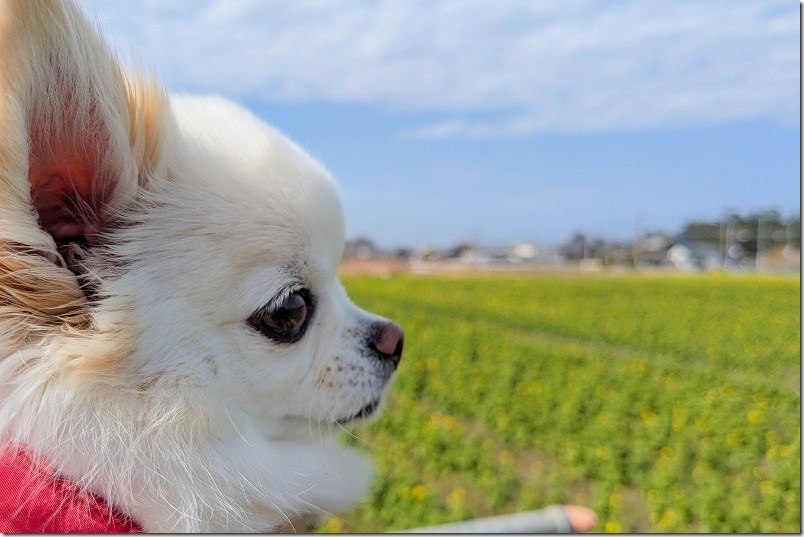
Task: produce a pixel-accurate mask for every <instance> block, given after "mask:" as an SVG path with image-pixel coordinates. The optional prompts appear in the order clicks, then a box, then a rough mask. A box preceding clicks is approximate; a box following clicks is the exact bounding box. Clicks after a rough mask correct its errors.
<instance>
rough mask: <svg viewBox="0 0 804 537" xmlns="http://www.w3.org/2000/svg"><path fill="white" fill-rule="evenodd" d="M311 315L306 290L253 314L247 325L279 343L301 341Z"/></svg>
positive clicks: (292, 294)
mask: <svg viewBox="0 0 804 537" xmlns="http://www.w3.org/2000/svg"><path fill="white" fill-rule="evenodd" d="M311 313H312V298H311V296H310V293H309V292H308V291H307V290H306V289H302V290H300V291H295V292H293V293H291V294H289V295H288V296H287V297H285V298H284V299H283V300H282V301H281V302H280V303H279V304H272V305H270V306H268V307H266V308H263V309H261V310H259V311H257V312H255V313H254V315H252V316H251V317H250V318H249V320H248V321H249V324H251V326H253V327H254V328H256V329H257V330H259V331H260V332H261V333H262V334H263V335H265V336H266V337H268V338H270V339H273V340H274V341H278V342H280V343H294V342H296V341H298V340H299V339H301V337H302V336H303V335H304V332H305V330H306V328H307V321H308V320H309V319H310V314H311Z"/></svg>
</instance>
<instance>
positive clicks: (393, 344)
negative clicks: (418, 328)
mask: <svg viewBox="0 0 804 537" xmlns="http://www.w3.org/2000/svg"><path fill="white" fill-rule="evenodd" d="M404 341H405V331H404V330H402V327H401V326H399V325H398V324H396V323H395V322H392V321H389V322H386V323H377V324H376V325H374V330H373V333H372V336H371V340H370V341H369V346H370V347H371V348H372V349H374V350H375V351H377V354H379V356H380V358H381V359H383V360H389V361H390V362H391V363H392V364H393V365H394V369H396V366H397V365H398V364H399V360H401V359H402V345H403V343H404Z"/></svg>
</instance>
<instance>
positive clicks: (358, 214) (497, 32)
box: [80, 0, 801, 533]
mask: <svg viewBox="0 0 804 537" xmlns="http://www.w3.org/2000/svg"><path fill="white" fill-rule="evenodd" d="M80 3H81V5H82V6H83V7H84V9H85V10H86V11H87V12H88V13H89V15H90V16H91V17H92V18H94V19H95V20H96V21H97V22H98V24H99V25H100V26H101V28H102V31H103V32H104V33H105V34H106V36H107V38H108V39H109V41H110V42H112V43H113V44H114V46H115V48H116V49H117V50H118V52H119V53H120V54H121V55H122V56H123V57H124V58H127V59H128V62H129V64H130V66H132V67H135V68H136V67H140V68H142V69H143V70H144V71H146V72H151V73H153V74H155V75H156V76H158V77H159V78H161V79H162V80H163V81H164V82H165V84H166V86H167V89H168V90H169V91H171V92H193V93H202V94H204V93H215V94H222V95H224V96H227V97H229V98H232V99H234V100H237V101H239V102H241V103H243V104H245V105H246V106H247V107H249V108H250V109H251V110H252V111H254V113H256V114H257V115H259V116H260V117H262V118H263V119H265V120H266V121H268V122H269V123H271V124H273V125H275V126H276V127H278V128H279V129H280V130H282V131H284V132H285V133H286V134H288V135H290V137H292V138H293V139H295V140H296V141H297V142H298V143H299V144H300V145H302V146H303V147H305V148H306V149H307V150H308V151H309V152H310V153H312V154H313V155H314V156H315V157H317V158H318V159H320V160H321V161H322V162H323V163H324V164H325V165H326V166H327V167H328V168H329V169H330V170H331V171H332V173H333V175H334V176H335V177H336V179H337V181H338V183H339V185H340V189H341V192H342V197H343V204H344V211H345V216H346V228H347V229H346V232H347V237H348V239H349V242H348V244H347V248H346V255H345V260H344V264H343V267H342V272H343V274H344V278H343V280H344V284H345V286H346V288H347V290H348V292H349V294H350V296H351V297H352V298H353V299H354V300H355V302H356V303H358V304H360V305H361V306H362V307H365V308H367V309H369V310H371V311H374V312H376V313H379V314H382V315H386V316H388V317H391V318H394V319H395V320H397V321H399V322H400V323H401V324H402V325H404V327H405V329H406V342H405V357H404V359H403V360H402V362H401V363H400V366H399V370H398V374H397V375H396V380H395V381H394V384H393V385H392V387H391V389H390V393H389V397H388V400H387V404H386V407H387V408H386V410H385V412H384V413H383V414H382V417H380V418H379V419H377V420H376V421H374V422H372V423H370V424H366V425H361V426H359V427H357V428H356V430H354V431H351V432H349V433H348V434H344V435H343V437H342V441H344V442H348V443H351V444H353V445H354V446H355V447H357V448H358V449H362V450H365V451H366V452H367V453H368V454H370V456H371V458H372V459H373V461H374V466H375V468H376V475H375V479H374V482H373V485H372V489H371V491H370V492H369V494H368V496H367V497H366V499H365V501H363V502H362V503H361V504H360V505H358V506H357V507H356V508H355V509H354V510H352V511H350V512H348V513H327V514H325V515H324V516H323V518H321V519H319V520H318V521H317V522H312V521H311V525H310V527H309V528H308V529H314V530H316V531H330V532H342V531H348V532H359V531H372V532H379V531H389V530H390V531H393V530H401V529H407V528H415V527H421V526H425V525H430V524H437V523H444V522H450V521H456V520H463V519H468V518H475V517H482V516H486V515H494V514H503V513H510V512H519V511H524V510H529V509H537V508H540V507H544V506H546V505H549V504H554V503H576V504H581V505H586V506H589V507H591V508H592V509H594V510H595V512H596V513H597V515H598V517H599V523H598V525H597V526H596V527H595V528H594V529H595V531H605V532H647V531H654V532H655V531H658V532H730V533H742V532H776V533H800V532H801V464H800V462H801V425H800V423H801V419H800V416H801V381H800V379H801V354H800V341H801V301H800V296H801V289H800V288H801V285H800V276H799V270H800V258H801V257H800V256H801V253H800V252H801V248H800V246H801V224H800V201H801V182H800V142H801V138H800V117H801V116H800V75H801V69H800V66H801V59H800V52H799V51H800V48H799V43H800V25H799V10H800V8H799V6H797V5H796V4H793V3H792V2H789V1H788V0H778V1H777V0H728V1H727V0H694V1H691V0H673V1H672V2H658V1H648V0H630V1H629V0H605V1H597V0H562V1H560V2H558V1H553V0H513V1H507V0H494V1H493V2H492V1H490V0H480V1H477V0H459V1H447V0H406V1H404V2H403V1H397V0H392V1H361V2H355V1H346V0H320V1H315V2H295V1H289V0H288V1H271V0H217V1H215V0H81V2H80ZM444 273H449V274H448V275H445V274H444Z"/></svg>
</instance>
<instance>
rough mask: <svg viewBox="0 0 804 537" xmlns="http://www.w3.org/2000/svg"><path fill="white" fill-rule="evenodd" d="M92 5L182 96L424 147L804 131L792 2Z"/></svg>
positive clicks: (236, 0)
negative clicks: (243, 103)
mask: <svg viewBox="0 0 804 537" xmlns="http://www.w3.org/2000/svg"><path fill="white" fill-rule="evenodd" d="M82 4H83V5H84V6H85V7H86V8H87V9H88V11H89V12H90V13H91V14H92V13H96V14H97V19H98V20H99V22H100V24H101V26H102V27H103V28H104V30H105V33H106V34H107V35H108V36H109V37H110V39H111V40H112V41H113V42H115V43H117V44H118V45H119V48H120V49H121V50H123V51H134V54H136V56H137V57H138V58H139V59H140V61H141V63H142V64H143V65H149V66H154V67H155V70H156V72H157V73H158V74H159V75H160V76H161V77H162V78H163V79H165V80H167V82H168V85H169V87H170V89H172V90H182V91H196V92H199V91H200V92H219V93H224V94H227V95H231V96H234V97H237V98H256V99H262V100H266V101H324V102H336V103H362V104H371V105H379V106H384V107H389V108H393V109H398V110H407V111H413V112H416V113H418V114H421V115H422V116H426V120H423V122H424V123H425V124H424V125H422V126H421V127H420V128H417V129H414V130H412V131H410V133H409V134H410V135H412V136H417V137H424V138H444V137H454V136H468V137H499V136H521V135H527V134H531V133H534V132H540V131H544V130H559V131H594V130H603V129H633V128H654V127H665V126H678V125H688V124H700V123H710V122H721V121H729V120H739V119H752V118H768V119H772V120H776V121H786V122H790V123H795V122H797V121H798V117H799V116H798V110H799V100H798V94H799V61H800V60H799V21H798V8H797V7H796V6H795V5H792V4H791V3H790V2H789V1H787V0H779V1H776V0H739V1H732V0H705V1H704V0H673V1H672V2H646V1H644V0H631V1H618V2H612V1H606V0H603V1H599V0H562V1H561V2H557V1H554V0H512V1H508V0H495V1H494V2H490V1H486V0H457V1H455V0H436V1H434V0H408V1H404V2H401V1H398V0H387V1H374V2H354V1H350V0H324V1H317V2H292V1H280V0H217V1H214V0H205V1H197V0H147V1H145V2H142V1H141V0H136V1H125V2H124V1H120V0H114V1H112V0H84V1H83V2H82Z"/></svg>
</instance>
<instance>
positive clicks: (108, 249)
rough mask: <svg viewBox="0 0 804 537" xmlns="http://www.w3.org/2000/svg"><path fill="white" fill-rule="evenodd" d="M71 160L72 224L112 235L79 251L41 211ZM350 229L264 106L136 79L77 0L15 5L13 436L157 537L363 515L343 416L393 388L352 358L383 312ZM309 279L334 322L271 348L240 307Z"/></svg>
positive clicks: (5, 344)
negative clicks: (349, 267)
mask: <svg viewBox="0 0 804 537" xmlns="http://www.w3.org/2000/svg"><path fill="white" fill-rule="evenodd" d="M63 154H66V155H67V157H66V158H67V161H68V167H69V166H85V167H86V168H90V169H91V174H90V177H89V178H88V179H87V180H88V181H89V183H90V184H91V187H92V190H91V192H90V193H89V194H86V195H83V196H80V195H79V196H78V200H77V203H79V204H83V205H86V207H84V206H83V205H82V206H81V207H77V208H73V209H74V210H75V211H77V214H79V215H80V216H81V218H83V220H80V221H79V222H78V223H76V222H72V221H71V222H70V223H69V225H70V226H75V225H79V226H81V227H82V229H84V231H85V233H86V235H87V236H92V237H94V236H95V235H97V236H98V237H102V238H103V240H100V241H99V242H100V243H101V246H99V247H98V248H96V249H94V250H93V251H92V252H90V253H86V252H84V253H83V254H82V256H79V257H78V258H77V260H76V259H74V260H71V259H68V258H67V256H68V251H67V250H65V249H64V248H60V246H63V245H60V244H59V240H58V239H59V234H60V233H62V232H63V229H64V228H65V227H66V225H65V224H64V222H63V221H62V220H61V219H60V216H59V214H60V213H58V212H57V215H56V217H51V220H48V219H47V218H46V217H44V216H42V214H41V213H42V211H43V208H44V209H48V203H49V202H48V201H45V202H41V201H40V202H39V203H40V206H39V207H38V209H39V214H37V210H36V209H37V199H40V200H41V199H45V200H47V197H46V195H47V192H48V191H47V189H48V188H49V187H48V186H47V184H45V183H43V181H46V180H48V177H51V176H52V177H61V178H62V179H63V178H64V177H65V175H64V174H65V173H67V174H68V175H69V173H72V172H69V173H68V172H58V173H56V172H53V171H52V170H49V168H47V167H48V166H51V167H53V166H55V167H58V166H60V165H63V162H61V161H60V162H61V164H59V162H56V163H54V162H53V161H59V159H60V158H61V155H63ZM42 163H44V164H42ZM76 163H77V164H76ZM37 166H38V167H42V166H44V167H45V171H44V174H43V175H42V176H37V175H36V170H37V169H38V168H37ZM57 171H58V170H57ZM48 174H50V175H48ZM43 177H44V179H43ZM37 188H41V189H43V192H45V194H43V196H45V197H40V198H37V199H34V196H35V194H36V192H37ZM82 188H85V185H82V184H80V183H77V186H76V189H77V190H79V191H80V190H81V189H82ZM32 193H33V194H32ZM79 194H81V192H79ZM110 222H114V226H111V225H110ZM342 227H343V222H342V219H341V215H340V206H339V205H338V201H337V197H336V193H335V189H334V187H333V185H332V184H331V182H330V180H329V178H328V176H327V173H326V171H324V169H323V168H322V167H321V166H320V165H318V164H317V163H316V162H315V161H313V160H312V159H311V158H310V157H309V156H307V155H306V154H305V153H304V152H303V151H302V150H301V149H299V148H298V147H297V146H295V145H294V144H293V143H292V142H290V141H288V140H287V139H286V138H284V137H282V136H281V135H280V134H279V133H277V132H275V131H274V130H272V129H271V128H270V127H267V126H266V125H264V124H262V123H261V122H259V120H257V119H256V118H254V117H253V116H251V115H250V114H248V112H246V111H244V110H242V109H241V108H239V107H237V106H236V105H233V104H231V103H228V102H225V101H223V100H220V99H215V98H191V97H181V98H173V99H171V98H168V97H167V96H166V95H165V94H164V93H163V92H162V91H161V89H160V88H159V86H158V85H157V84H155V83H152V82H150V81H147V80H143V79H142V78H141V77H139V76H131V75H128V76H127V75H124V74H123V72H122V71H121V69H120V68H119V67H118V64H117V62H116V60H115V59H114V57H113V56H112V54H111V53H110V52H109V50H108V49H107V47H106V45H105V44H104V43H103V42H102V41H101V39H100V38H99V36H98V35H97V33H96V31H95V30H94V28H93V27H92V26H91V24H89V23H88V22H87V21H86V20H85V18H84V16H83V14H82V13H81V12H80V11H79V10H78V9H77V8H76V7H75V6H74V5H72V4H71V3H69V2H64V1H60V0H59V1H57V0H53V1H49V0H5V1H2V2H0V439H2V445H1V446H0V448H2V447H12V448H13V447H14V446H23V445H24V446H27V447H28V448H30V449H31V450H32V451H33V452H34V453H35V454H36V455H37V456H41V457H43V458H44V459H46V460H47V461H48V462H49V463H50V464H51V465H52V466H53V467H54V468H55V470H56V471H58V472H59V473H61V474H62V475H64V476H66V477H68V478H69V479H71V480H73V481H75V482H76V483H77V484H78V485H79V486H80V487H82V488H84V489H86V490H89V491H91V492H93V493H96V494H99V495H101V496H102V497H103V498H105V499H106V500H107V501H108V502H110V503H111V504H113V505H115V506H117V507H118V508H120V509H121V510H122V511H124V512H125V513H128V514H129V515H130V516H132V518H133V519H134V520H135V521H136V522H138V523H139V524H140V525H141V526H142V527H143V528H144V529H145V530H146V531H160V532H172V531H182V532H199V531H261V530H268V529H272V528H275V527H277V526H278V525H281V524H283V523H285V522H286V521H287V520H288V519H289V518H294V517H297V516H301V515H305V514H309V513H315V512H319V511H337V510H341V509H344V508H346V507H348V506H350V505H351V504H352V503H353V502H354V501H355V500H356V498H358V497H359V496H360V495H361V494H363V493H364V491H365V489H366V486H367V482H368V476H369V470H368V466H367V463H366V462H365V460H364V458H363V456H362V455H360V454H358V453H356V452H354V451H352V450H349V449H346V448H345V447H342V446H340V445H338V444H337V443H336V442H334V441H333V440H332V439H330V438H329V433H330V432H331V431H330V430H329V429H332V428H333V425H331V424H337V423H339V421H338V418H341V417H344V416H349V415H351V414H354V413H355V412H356V411H357V410H359V409H360V408H361V407H362V406H364V405H365V404H366V403H368V402H370V401H372V400H374V399H376V398H377V397H378V396H379V394H380V393H381V391H382V389H383V387H384V386H383V384H384V382H383V381H381V380H378V378H377V376H376V375H375V374H374V373H373V372H372V371H371V370H370V369H371V368H369V367H368V366H366V365H364V364H363V363H362V362H360V356H359V352H357V351H354V350H353V349H354V347H356V346H359V344H360V341H359V339H360V337H359V335H356V333H357V332H358V330H357V327H358V326H361V325H362V324H365V323H367V322H372V321H374V320H376V318H375V317H373V316H370V315H369V314H366V313H365V312H362V310H359V309H357V308H356V307H354V306H353V305H352V304H351V303H350V302H349V301H348V299H347V298H346V295H345V294H344V292H343V290H342V288H341V287H340V285H339V284H338V283H337V281H336V279H335V272H336V268H337V263H338V260H339V257H340V253H341V248H342V243H343V236H342V235H343V229H342ZM64 232H65V233H66V231H64ZM74 263H79V264H81V266H82V267H83V270H84V271H85V278H86V279H87V281H88V282H89V283H90V284H92V285H94V286H96V287H97V297H96V298H95V299H94V300H89V299H88V298H87V294H86V290H85V289H84V288H82V286H81V285H82V282H79V280H78V279H77V278H76V275H75V274H74V273H73V271H71V270H69V268H68V267H69V266H70V265H71V264H74ZM294 278H295V279H299V278H302V279H303V280H304V281H306V282H310V284H311V285H312V286H314V287H315V288H316V290H317V292H318V294H319V297H320V298H319V303H318V305H317V311H316V317H315V321H316V322H315V327H314V328H311V330H314V331H315V332H314V334H313V336H311V337H310V338H306V339H305V341H303V342H301V343H299V344H298V345H297V346H294V347H293V348H292V349H287V348H284V347H279V346H272V345H271V344H270V343H269V342H265V341H264V338H261V336H260V335H259V334H255V333H251V332H249V330H248V328H247V327H246V326H245V324H244V322H243V319H245V318H246V317H247V315H248V312H249V311H252V310H254V309H256V308H257V307H259V306H260V305H261V304H263V303H265V301H267V300H269V299H270V298H271V296H273V295H274V294H276V293H277V292H279V291H281V289H282V288H283V286H286V285H287V284H288V281H290V280H293V279H294ZM293 281H296V280H293ZM83 284H84V285H86V284H87V282H86V281H85V282H83ZM334 428H337V426H335V427H334Z"/></svg>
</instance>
